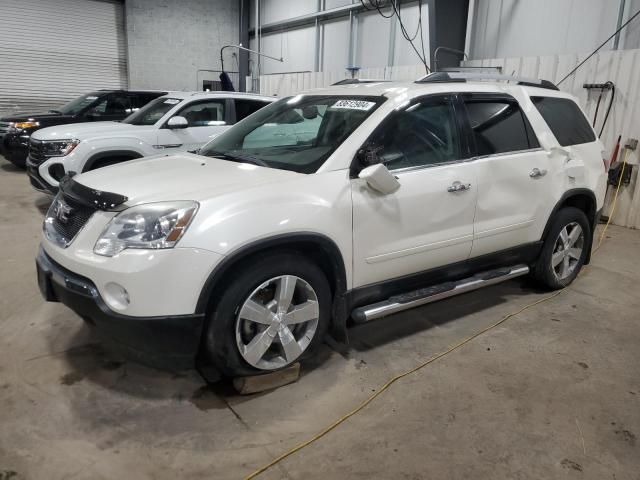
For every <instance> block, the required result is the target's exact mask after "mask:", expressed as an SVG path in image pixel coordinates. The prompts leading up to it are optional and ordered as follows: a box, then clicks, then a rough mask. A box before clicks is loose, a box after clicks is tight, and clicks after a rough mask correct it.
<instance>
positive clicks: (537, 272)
mask: <svg viewBox="0 0 640 480" xmlns="http://www.w3.org/2000/svg"><path fill="white" fill-rule="evenodd" d="M575 224H577V225H579V226H580V228H581V229H582V232H583V234H584V238H583V240H582V252H581V254H580V255H579V258H578V259H575V258H572V259H570V260H569V261H573V262H574V263H573V264H572V267H571V271H570V273H569V274H568V275H567V276H566V277H561V276H559V274H558V272H557V271H556V268H561V267H555V268H554V266H553V265H552V257H553V255H554V253H559V250H562V249H561V248H559V247H560V246H559V244H558V242H561V240H559V237H560V233H561V232H562V231H563V230H564V229H565V227H566V228H571V226H572V225H575ZM574 228H575V227H574ZM592 241H593V232H592V230H591V225H590V224H589V220H588V219H587V216H586V215H585V213H584V212H583V211H582V210H580V209H578V208H574V207H565V208H562V209H561V210H560V211H559V212H558V213H556V215H555V217H554V219H553V223H552V224H551V228H550V229H549V233H548V234H547V236H546V238H545V240H544V245H543V247H542V251H541V253H540V256H539V257H538V260H537V262H536V264H535V266H534V268H533V272H532V273H533V278H534V279H535V280H536V281H537V282H538V283H539V284H540V285H542V286H544V287H547V288H550V289H552V290H559V289H561V288H564V287H566V286H567V285H569V284H570V283H571V282H573V280H575V278H576V277H577V276H578V274H579V273H580V269H581V268H582V266H583V265H584V262H585V260H586V258H587V255H588V253H589V251H590V250H591V245H592Z"/></svg>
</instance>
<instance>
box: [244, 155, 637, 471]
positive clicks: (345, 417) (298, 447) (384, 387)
mask: <svg viewBox="0 0 640 480" xmlns="http://www.w3.org/2000/svg"><path fill="white" fill-rule="evenodd" d="M627 153H628V150H625V155H624V161H623V163H622V171H621V172H620V179H619V180H618V185H617V187H616V191H615V195H614V197H613V203H612V206H611V215H609V219H608V220H607V223H606V225H605V226H604V229H603V230H602V234H601V235H600V240H599V241H598V245H597V246H596V248H595V249H594V251H593V253H595V252H596V251H597V250H598V249H599V248H600V245H601V244H602V240H603V239H604V235H605V232H606V231H607V228H608V227H609V223H610V222H611V219H612V218H613V215H614V213H615V209H616V202H617V200H618V192H619V191H620V186H621V185H622V177H623V174H624V169H625V166H626V164H627ZM563 292H564V290H558V291H556V292H553V293H552V294H550V295H547V296H545V297H543V298H541V299H539V300H536V301H535V302H532V303H529V304H528V305H525V306H524V307H522V308H521V309H519V310H516V311H515V312H512V313H510V314H508V315H506V316H504V317H502V318H501V319H500V320H499V321H497V322H495V323H494V324H492V325H489V326H488V327H486V328H483V329H482V330H480V331H479V332H477V333H474V334H473V335H471V336H470V337H467V338H465V339H464V340H462V341H461V342H459V343H457V344H455V345H454V346H452V347H450V348H449V349H447V350H445V351H443V352H440V353H438V354H436V355H434V356H433V357H431V358H429V359H428V360H426V361H424V362H422V363H420V364H419V365H418V366H416V367H414V368H412V369H411V370H407V371H406V372H404V373H400V374H398V375H396V376H394V377H392V378H391V379H390V380H389V381H388V382H387V383H385V384H384V385H382V387H380V388H379V389H378V390H377V391H376V392H375V393H374V394H373V395H371V396H370V397H369V398H367V399H366V400H364V401H363V402H362V403H361V404H360V405H358V406H357V407H356V408H354V409H353V410H351V411H350V412H349V413H347V414H346V415H343V416H342V417H340V418H338V419H337V420H336V421H335V422H333V423H332V424H331V425H329V426H328V427H325V428H324V429H323V430H321V431H320V432H318V433H316V434H315V435H314V436H312V437H311V438H309V439H308V440H305V441H304V442H302V443H300V444H298V445H296V446H295V447H293V448H292V449H290V450H289V451H287V452H285V453H283V454H282V455H280V456H279V457H277V458H275V459H273V460H272V461H271V462H269V463H268V464H266V465H264V466H263V467H260V468H259V469H258V470H256V471H255V472H253V473H252V474H250V475H249V476H247V477H246V478H245V480H251V479H252V478H255V477H257V476H258V475H260V474H261V473H263V472H265V471H266V470H268V469H269V468H271V467H273V466H274V465H276V464H277V463H279V462H281V461H282V460H284V459H285V458H287V457H289V456H291V455H293V454H294V453H296V452H298V451H300V450H302V449H303V448H305V447H307V446H308V445H310V444H312V443H313V442H315V441H316V440H318V439H320V438H322V437H324V436H325V435H326V434H327V433H329V432H330V431H331V430H333V429H334V428H336V427H337V426H338V425H340V424H342V423H344V422H345V421H346V420H348V419H349V418H351V417H352V416H354V415H355V414H356V413H358V412H360V411H361V410H362V409H364V408H365V407H366V406H367V405H369V404H370V403H371V402H373V401H374V400H375V399H376V398H378V397H379V396H380V395H381V394H382V393H383V392H384V391H386V390H387V389H388V388H389V387H390V386H391V385H393V384H394V383H395V382H397V381H398V380H400V379H401V378H404V377H407V376H409V375H411V374H413V373H415V372H417V371H418V370H420V369H422V368H424V367H426V366H427V365H429V364H431V363H433V362H435V361H436V360H439V359H440V358H442V357H444V356H446V355H448V354H450V353H451V352H454V351H456V350H458V349H459V348H461V347H463V346H464V345H466V344H467V343H469V342H470V341H472V340H474V339H476V338H478V337H479V336H480V335H483V334H485V333H486V332H488V331H489V330H492V329H494V328H495V327H497V326H498V325H501V324H503V323H504V322H506V321H507V320H509V319H510V318H512V317H515V316H516V315H519V314H521V313H522V312H524V311H525V310H528V309H529V308H532V307H535V306H536V305H539V304H541V303H543V302H546V301H547V300H551V299H552V298H554V297H557V296H558V295H560V294H561V293H563Z"/></svg>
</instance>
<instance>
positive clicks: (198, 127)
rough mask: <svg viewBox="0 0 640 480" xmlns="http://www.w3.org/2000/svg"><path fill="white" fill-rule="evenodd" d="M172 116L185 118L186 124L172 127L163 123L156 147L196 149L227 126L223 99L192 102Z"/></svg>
mask: <svg viewBox="0 0 640 480" xmlns="http://www.w3.org/2000/svg"><path fill="white" fill-rule="evenodd" d="M174 116H180V117H184V118H186V120H187V122H188V126H187V128H175V129H172V128H168V126H167V125H166V123H165V125H164V126H162V127H161V128H160V129H159V130H158V143H157V145H158V148H162V149H165V150H166V149H175V150H197V149H198V148H200V147H202V146H203V145H204V144H205V143H207V142H208V141H209V140H211V139H213V138H214V137H215V136H217V135H219V134H221V133H222V132H223V131H225V130H226V129H227V128H229V126H228V121H227V108H226V101H225V100H224V99H211V100H200V101H197V102H192V103H190V104H188V105H187V106H185V107H183V108H182V109H181V110H178V112H176V114H175V115H174ZM167 121H168V119H167Z"/></svg>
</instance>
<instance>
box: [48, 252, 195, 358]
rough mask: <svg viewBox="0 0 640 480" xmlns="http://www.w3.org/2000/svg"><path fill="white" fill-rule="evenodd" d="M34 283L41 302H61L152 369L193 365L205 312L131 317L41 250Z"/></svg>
mask: <svg viewBox="0 0 640 480" xmlns="http://www.w3.org/2000/svg"><path fill="white" fill-rule="evenodd" d="M36 268H37V274H38V285H39V287H40V291H41V292H42V295H43V297H44V298H45V300H47V301H49V302H61V303H63V304H64V305H66V306H67V307H69V308H70V309H71V310H73V311H74V312H75V313H77V314H78V315H80V316H81V317H82V318H84V319H86V320H87V321H88V322H89V323H90V324H93V325H95V327H96V329H97V330H98V332H99V333H100V335H101V336H102V337H103V338H104V339H105V340H107V341H108V342H110V343H112V344H113V345H114V346H116V347H118V349H119V350H121V351H123V352H124V353H125V354H126V355H127V356H128V357H130V358H133V359H134V360H136V361H139V362H141V363H145V364H148V365H152V366H154V367H160V368H169V369H185V368H193V367H194V366H195V358H196V354H197V352H198V348H199V345H200V337H201V333H202V328H203V325H204V314H191V315H168V316H153V317H133V316H128V315H123V314H120V313H117V312H115V311H113V310H111V309H110V308H109V307H108V306H107V305H106V303H105V302H104V300H103V299H102V297H101V295H100V293H99V292H98V289H97V288H96V286H95V284H94V283H93V282H92V281H91V280H89V279H88V278H86V277H83V276H81V275H78V274H76V273H73V272H71V271H69V270H67V269H66V268H64V267H62V266H61V265H59V264H58V263H56V262H55V261H54V260H53V259H52V258H51V257H50V256H49V255H47V253H46V252H45V251H44V250H43V249H42V247H41V248H40V251H39V252H38V256H37V258H36Z"/></svg>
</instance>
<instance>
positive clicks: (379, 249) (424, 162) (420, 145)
mask: <svg viewBox="0 0 640 480" xmlns="http://www.w3.org/2000/svg"><path fill="white" fill-rule="evenodd" d="M458 131H459V128H458V122H457V118H456V114H455V108H454V98H453V97H452V96H428V97H424V98H421V99H418V100H416V101H414V102H412V103H411V104H409V105H408V106H407V107H405V108H404V109H403V110H401V111H399V112H394V113H393V114H392V115H390V117H389V118H388V119H387V120H385V121H384V122H383V124H381V125H380V127H379V128H378V129H377V130H376V131H375V132H374V133H373V135H372V136H371V138H370V139H369V140H368V141H367V145H366V148H371V149H373V150H374V151H376V152H377V153H376V157H377V160H379V161H381V162H383V163H384V164H385V165H386V166H387V168H388V169H389V170H390V171H391V173H393V174H394V175H395V176H396V177H397V178H398V181H399V182H400V188H399V189H398V190H397V191H396V192H394V193H391V194H388V195H383V194H380V193H378V192H376V191H375V190H373V189H371V188H370V187H369V186H368V185H367V184H366V182H365V181H364V180H362V179H359V178H355V179H353V180H352V184H351V185H352V187H351V188H352V199H353V253H354V260H353V261H354V265H353V272H354V273H353V275H354V287H360V286H364V285H369V284H373V283H377V282H380V281H382V280H387V279H391V278H396V277H402V276H405V275H410V274H414V273H418V272H421V271H425V270H429V269H432V268H436V267H440V266H444V265H447V264H451V263H455V262H459V261H463V260H466V259H467V258H468V256H469V253H470V251H471V246H472V240H473V219H474V212H475V207H476V192H477V188H476V178H475V171H474V167H473V164H471V163H469V162H466V161H465V157H466V155H465V153H463V152H464V151H466V149H465V148H463V145H461V141H460V136H459V134H458Z"/></svg>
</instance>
